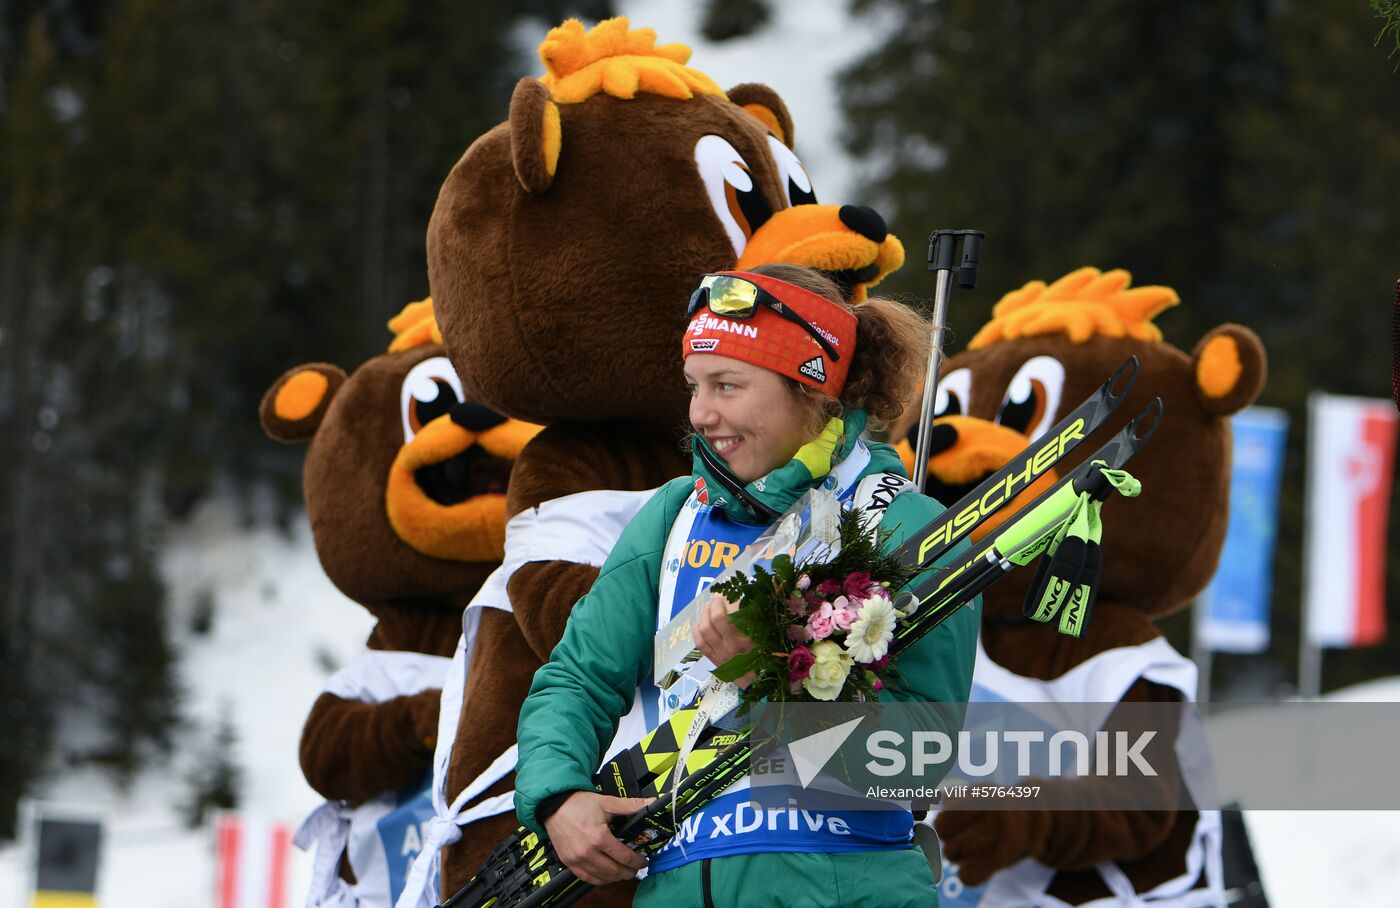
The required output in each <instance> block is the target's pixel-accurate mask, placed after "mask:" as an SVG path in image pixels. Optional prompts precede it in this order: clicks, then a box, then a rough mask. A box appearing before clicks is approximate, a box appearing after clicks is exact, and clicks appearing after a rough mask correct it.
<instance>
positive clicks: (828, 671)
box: [802, 640, 855, 700]
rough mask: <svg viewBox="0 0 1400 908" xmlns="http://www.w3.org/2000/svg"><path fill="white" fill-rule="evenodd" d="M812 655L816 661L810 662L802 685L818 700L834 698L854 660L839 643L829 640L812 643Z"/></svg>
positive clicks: (849, 671) (839, 690)
mask: <svg viewBox="0 0 1400 908" xmlns="http://www.w3.org/2000/svg"><path fill="white" fill-rule="evenodd" d="M812 657H813V658H814V659H816V662H814V663H813V664H812V671H811V672H810V673H809V674H808V675H807V677H806V678H803V679H802V686H803V687H804V688H806V689H807V693H809V694H811V695H812V696H813V697H816V698H817V699H818V700H835V699H836V697H837V696H838V695H839V694H840V693H841V687H842V686H843V685H844V684H845V683H846V676H847V675H849V674H850V673H851V665H852V664H854V662H855V660H854V659H852V658H851V654H850V653H848V652H846V651H845V650H843V649H842V648H841V645H840V644H839V643H833V642H832V641H830V640H822V641H820V642H819V643H814V644H812Z"/></svg>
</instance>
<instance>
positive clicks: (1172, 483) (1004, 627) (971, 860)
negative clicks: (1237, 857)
mask: <svg viewBox="0 0 1400 908" xmlns="http://www.w3.org/2000/svg"><path fill="white" fill-rule="evenodd" d="M1028 286H1029V285H1028ZM1144 289H1155V290H1160V289H1162V288H1144ZM1171 297H1172V299H1173V301H1174V297H1175V295H1174V294H1171ZM999 314H1003V315H1004V311H1003V310H999ZM1217 336H1228V337H1229V338H1231V339H1232V341H1233V343H1234V345H1235V347H1236V350H1237V352H1238V354H1239V356H1238V361H1239V364H1240V368H1239V370H1238V371H1237V372H1234V373H1232V374H1234V382H1233V385H1232V387H1230V388H1229V390H1228V392H1227V393H1225V394H1224V395H1218V396H1214V397H1211V396H1209V395H1206V394H1205V393H1204V392H1203V390H1202V389H1201V388H1200V387H1199V386H1198V383H1197V371H1198V370H1197V368H1196V367H1197V362H1196V360H1195V359H1194V358H1193V357H1192V356H1188V355H1187V354H1185V353H1183V352H1182V351H1180V350H1178V349H1177V348H1175V347H1173V346H1171V345H1170V344H1167V343H1164V342H1161V341H1158V340H1151V339H1137V338H1133V337H1128V336H1117V337H1115V336H1108V334H1107V333H1106V332H1102V333H1100V332H1094V333H1092V335H1091V336H1089V337H1087V339H1085V340H1083V341H1082V342H1075V341H1073V340H1071V339H1070V337H1069V336H1068V335H1067V334H1066V333H1064V332H1061V331H1058V330H1056V331H1051V332H1048V333H1041V334H1036V335H1033V336H1017V337H1015V338H1014V339H1010V340H1007V339H998V340H996V341H995V342H992V343H988V344H985V345H982V346H980V347H978V348H977V349H974V350H970V351H965V352H962V353H959V354H958V355H956V356H953V357H951V358H950V359H947V360H945V361H944V364H943V369H942V376H943V377H944V379H945V380H947V379H948V377H949V376H952V375H953V374H954V373H956V372H959V371H961V370H968V371H969V372H970V374H971V389H970V390H971V393H970V395H968V396H967V399H965V400H962V401H961V402H960V406H958V407H956V410H957V411H958V412H959V413H961V414H962V418H959V419H949V418H947V416H946V415H945V417H944V418H943V419H942V420H941V422H942V423H944V424H945V426H946V427H947V428H945V430H944V433H943V437H942V442H943V445H944V447H943V448H942V449H941V450H938V451H936V452H935V453H936V454H937V457H935V458H934V459H933V460H931V462H930V471H929V472H930V484H931V487H932V489H931V491H932V494H934V495H935V496H937V497H940V498H942V499H945V500H946V503H949V504H951V503H952V501H953V500H955V499H956V498H957V497H959V496H960V494H961V492H962V490H965V489H967V488H970V487H971V486H972V485H975V484H976V482H977V481H980V479H981V478H983V477H984V476H985V475H988V474H990V473H991V472H992V471H993V469H995V466H999V464H996V465H992V466H991V467H990V468H983V469H981V470H978V471H973V472H974V473H975V474H976V475H971V476H969V475H966V474H967V471H963V470H960V467H961V466H962V461H964V460H966V459H967V458H969V457H972V456H974V455H975V452H974V451H973V448H974V447H975V442H976V441H977V440H978V439H986V438H991V437H996V438H998V439H1000V437H1001V436H1002V435H1004V434H1005V430H1007V429H1008V427H998V428H997V431H995V432H993V431H991V428H992V427H991V426H990V425H989V424H990V423H993V422H1002V421H1003V420H1004V419H1006V420H1011V417H1010V416H1006V417H1003V415H1002V414H1003V413H1004V412H1006V413H1009V412H1010V411H1004V410H1003V406H1004V404H1005V403H1006V399H1007V395H1008V386H1009V384H1010V383H1011V380H1012V378H1013V376H1014V375H1016V373H1017V372H1018V370H1020V369H1021V368H1022V366H1023V365H1024V364H1025V363H1026V362H1027V361H1028V360H1030V359H1032V358H1033V357H1038V356H1049V357H1053V358H1054V359H1056V360H1057V361H1058V362H1059V363H1060V364H1061V365H1062V366H1063V367H1064V382H1063V388H1062V389H1061V391H1060V397H1059V406H1058V407H1057V408H1056V411H1055V413H1054V415H1053V417H1052V418H1051V419H1050V420H1049V421H1048V422H1046V423H1045V424H1044V425H1045V426H1048V425H1049V424H1051V423H1053V422H1054V420H1055V419H1058V418H1059V417H1061V416H1063V415H1064V414H1065V413H1067V412H1069V410H1070V409H1072V408H1073V407H1075V406H1077V405H1078V404H1079V402H1080V401H1082V400H1083V399H1084V398H1085V397H1086V396H1088V394H1089V393H1090V392H1091V391H1092V390H1094V389H1095V388H1097V387H1098V386H1099V385H1101V384H1102V383H1103V382H1104V381H1105V380H1106V379H1107V378H1108V376H1109V375H1111V374H1112V373H1113V372H1114V370H1116V369H1117V368H1118V367H1119V365H1121V364H1122V363H1123V361H1124V360H1126V359H1127V358H1128V357H1129V356H1130V355H1136V356H1137V357H1138V359H1139V360H1140V361H1141V370H1140V372H1139V374H1138V378H1137V382H1136V384H1135V385H1134V387H1133V391H1132V393H1131V394H1130V395H1129V397H1128V399H1127V400H1126V401H1125V402H1124V403H1123V405H1122V407H1121V409H1120V410H1119V413H1118V415H1117V417H1116V418H1115V420H1113V421H1112V422H1111V424H1110V425H1109V426H1106V427H1105V429H1103V430H1101V431H1100V433H1099V434H1097V435H1095V436H1094V437H1093V438H1091V439H1089V440H1087V441H1085V442H1084V443H1083V444H1081V445H1080V447H1079V448H1077V449H1076V450H1075V451H1074V452H1073V453H1071V454H1070V455H1069V456H1067V457H1066V458H1065V461H1064V462H1063V464H1062V465H1061V466H1060V467H1059V473H1060V474H1063V473H1065V472H1068V471H1069V470H1070V469H1072V468H1073V467H1074V466H1076V465H1077V464H1079V463H1081V462H1082V461H1083V460H1084V458H1085V457H1087V456H1088V455H1089V454H1090V453H1092V452H1093V451H1094V449H1095V448H1097V447H1098V445H1099V444H1102V442H1103V440H1106V439H1107V437H1108V435H1109V434H1110V433H1111V432H1115V431H1117V430H1118V428H1119V427H1120V426H1121V425H1122V424H1123V423H1125V422H1126V421H1127V419H1129V418H1130V417H1131V416H1132V415H1133V414H1135V413H1137V412H1138V411H1139V410H1140V409H1141V408H1142V407H1143V406H1144V405H1145V404H1147V402H1148V401H1149V400H1150V399H1151V398H1152V397H1154V396H1160V397H1161V398H1162V399H1163V401H1164V403H1165V406H1166V408H1165V412H1164V414H1163V416H1162V420H1161V423H1160V425H1159V426H1158V428H1157V431H1156V433H1155V435H1154V436H1153V438H1152V441H1151V443H1150V444H1148V445H1147V446H1146V447H1145V448H1144V449H1143V450H1142V451H1141V452H1140V453H1139V454H1138V455H1137V457H1136V458H1134V460H1133V461H1132V462H1131V463H1130V464H1129V465H1128V469H1129V470H1130V471H1131V472H1132V474H1133V475H1134V476H1136V477H1138V478H1139V479H1141V480H1142V495H1141V497H1140V498H1138V499H1136V500H1133V501H1126V502H1124V501H1111V502H1110V503H1109V504H1108V505H1107V506H1106V507H1105V508H1104V511H1103V519H1104V531H1103V571H1102V574H1101V576H1100V586H1099V593H1098V600H1097V604H1096V605H1095V608H1094V614H1093V618H1092V620H1091V621H1090V622H1089V626H1088V628H1087V630H1086V631H1085V633H1084V636H1083V637H1082V638H1081V639H1075V638H1072V637H1067V636H1064V635H1061V634H1059V633H1058V632H1057V631H1056V629H1055V627H1054V626H1053V625H1046V624H1039V623H1036V622H1032V621H1029V620H1027V619H1025V618H1023V616H1022V603H1023V600H1024V598H1025V594H1026V589H1027V586H1028V585H1029V582H1030V579H1031V577H1032V575H1033V573H1034V572H1032V571H1018V572H1015V573H1013V574H1011V575H1010V576H1009V577H1007V578H1006V579H1005V580H1002V581H1000V582H998V583H997V584H996V585H995V586H994V587H992V588H991V589H990V590H989V591H987V592H986V593H984V594H983V603H984V604H983V621H982V643H983V646H984V648H985V650H986V652H987V654H988V655H989V656H990V657H991V658H992V660H993V661H995V662H996V663H997V664H999V665H1001V666H1003V667H1004V668H1006V669H1008V670H1009V671H1011V672H1013V673H1015V674H1018V675H1022V676H1026V677H1033V678H1040V679H1045V680H1049V679H1053V678H1058V677H1060V676H1062V675H1064V674H1065V673H1066V672H1068V671H1069V670H1071V669H1072V668H1074V667H1075V666H1077V665H1079V664H1081V663H1083V662H1085V661H1087V660H1088V659H1090V658H1091V657H1093V656H1095V655H1097V654H1099V653H1102V652H1104V651H1107V650H1110V649H1114V648H1117V647H1124V646H1134V645H1139V644H1143V643H1147V642H1149V641H1151V640H1153V639H1155V638H1156V637H1158V636H1159V633H1158V631H1157V629H1156V627H1155V626H1154V625H1153V624H1152V619H1153V618H1156V617H1160V616H1163V615H1167V614H1170V613H1172V612H1174V611H1177V610H1179V609H1181V608H1183V607H1185V606H1186V605H1187V604H1188V603H1189V602H1190V601H1191V599H1192V598H1193V597H1194V596H1195V595H1196V594H1197V593H1199V592H1200V591H1201V590H1202V589H1203V588H1204V587H1205V585H1206V584H1207V583H1208V582H1209V580H1210V577H1211V575H1212V574H1213V573H1214V572H1215V568H1216V565H1217V562H1218V560H1219V557H1220V549H1221V546H1222V545H1223V542H1224V536H1225V529H1226V521H1227V517H1228V512H1229V476H1230V426H1229V422H1228V416H1229V414H1230V413H1233V412H1234V411H1235V410H1237V409H1239V408H1242V407H1244V406H1246V405H1247V404H1248V403H1250V402H1251V401H1253V400H1254V399H1255V397H1256V396H1257V395H1258V393H1259V391H1260V389H1261V387H1262V386H1263V382H1264V377H1265V356H1264V349H1263V346H1262V344H1261V343H1260V342H1259V340H1258V338H1257V337H1256V336H1255V335H1254V333H1253V332H1251V331H1250V330H1249V329H1247V328H1242V327H1240V326H1238V325H1224V326H1221V327H1219V328H1216V329H1214V330H1213V331H1211V332H1210V333H1209V334H1208V335H1207V336H1206V337H1205V338H1203V339H1202V341H1201V343H1200V344H1198V345H1197V347H1196V354H1195V355H1196V356H1199V353H1200V351H1201V350H1202V349H1204V347H1205V345H1206V344H1207V343H1208V342H1209V341H1210V339H1211V338H1214V337H1217ZM952 384H956V382H949V383H948V385H947V386H951V385H952ZM1036 393H1037V394H1039V393H1041V389H1037V391H1036ZM909 422H910V421H909V420H906V422H905V426H906V427H908V426H909ZM939 422H940V420H935V424H938V423H939ZM979 423H980V424H982V425H985V426H987V427H988V429H987V431H980V430H979V428H978V426H977V425H976V424H979ZM901 428H904V427H901ZM955 428H956V429H957V430H958V431H953V430H954V429H955ZM1014 428H1015V429H1016V430H1017V431H1022V432H1024V431H1026V430H1028V429H1031V428H1032V427H1031V426H1026V425H1017V426H1014ZM908 431H909V436H910V437H909V438H907V439H906V440H905V442H902V445H903V444H905V443H912V435H913V432H912V427H909V428H908ZM1028 441H1029V440H1028V439H1027V440H1026V441H1025V442H1023V443H1022V444H1021V445H1020V446H1019V447H1024V444H1025V443H1028ZM1012 453H1014V452H1012ZM1018 503H1019V502H1018ZM1123 699H1124V700H1125V701H1157V700H1160V701H1172V700H1176V699H1179V695H1178V693H1177V691H1175V690H1173V689H1171V688H1167V687H1163V686H1159V685H1157V684H1153V683H1150V682H1147V681H1144V680H1139V681H1137V682H1136V683H1135V684H1134V685H1133V686H1132V687H1131V688H1130V689H1129V691H1128V693H1127V694H1126V695H1125V696H1124V697H1123ZM1107 727H1108V728H1110V729H1111V728H1112V727H1113V719H1112V718H1110V720H1109V724H1108V726H1107ZM1168 740H1170V739H1168ZM1164 757H1166V759H1164V760H1163V762H1162V763H1161V764H1157V763H1155V762H1154V765H1170V764H1171V763H1172V762H1173V761H1171V760H1170V754H1169V753H1165V752H1164ZM1060 784H1061V785H1062V787H1063V788H1064V790H1063V791H1061V792H1060V793H1059V794H1060V796H1061V797H1064V798H1066V799H1072V803H1074V804H1076V805H1080V804H1082V805H1085V806H1086V807H1088V806H1091V805H1092V804H1093V803H1094V801H1095V799H1096V797H1097V795H1096V786H1097V785H1102V784H1111V783H1106V782H1105V781H1104V780H1083V781H1074V782H1065V783H1060ZM1175 784H1179V782H1178V783H1175ZM1069 802H1070V801H1069V800H1067V803H1069ZM948 806H950V807H954V808H957V807H962V806H965V805H959V804H950V805H948ZM1195 822H1196V814H1195V812H1194V811H1189V810H1186V811H1126V810H1105V811H1090V810H1083V811H1043V812H1019V813H1015V812H987V811H976V810H965V809H952V810H945V811H943V812H941V813H940V814H939V817H938V818H937V820H936V821H935V825H936V828H937V829H938V831H939V834H940V836H941V837H942V838H943V842H944V849H945V853H946V854H947V855H948V857H949V859H950V860H955V861H962V862H963V863H962V864H961V865H960V869H959V873H960V875H961V877H962V879H963V880H964V882H966V883H968V884H971V885H979V884H980V883H982V882H984V881H985V880H986V878H987V877H988V876H990V875H991V874H992V873H993V872H995V871H997V870H999V869H1002V868H1004V867H1009V866H1011V865H1012V864H1015V863H1017V862H1018V861H1020V860H1022V859H1023V858H1026V857H1034V858H1036V859H1037V860H1039V861H1041V862H1042V863H1045V864H1047V865H1048V866H1050V867H1054V868H1057V869H1058V870H1059V872H1058V873H1057V875H1056V877H1055V879H1054V881H1053V883H1052V885H1051V888H1050V890H1049V891H1050V893H1051V894H1052V895H1054V896H1056V897H1058V898H1061V899H1064V900H1065V901H1067V902H1069V903H1071V904H1079V903H1082V902H1085V901H1089V900H1091V899H1093V898H1103V897H1107V896H1108V895H1109V892H1108V890H1107V888H1106V887H1105V886H1104V885H1103V883H1102V881H1101V880H1100V878H1099V876H1098V874H1097V873H1096V872H1095V871H1094V870H1093V867H1094V865H1095V864H1098V863H1100V862H1103V861H1110V860H1111V861H1115V862H1117V863H1118V865H1119V866H1120V867H1121V868H1122V869H1123V870H1124V871H1125V872H1126V873H1127V874H1128V876H1129V878H1130V879H1131V880H1132V881H1133V883H1134V885H1135V886H1136V887H1137V889H1138V891H1139V892H1143V891H1146V890H1147V889H1150V888H1151V887H1152V886H1154V885H1156V884H1158V883H1160V882H1163V881H1165V880H1167V879H1170V878H1172V877H1174V876H1177V875H1179V874H1180V873H1183V872H1184V871H1185V864H1184V856H1185V852H1186V847H1187V845H1188V844H1189V842H1190V839H1191V832H1192V829H1193V828H1194V826H1195Z"/></svg>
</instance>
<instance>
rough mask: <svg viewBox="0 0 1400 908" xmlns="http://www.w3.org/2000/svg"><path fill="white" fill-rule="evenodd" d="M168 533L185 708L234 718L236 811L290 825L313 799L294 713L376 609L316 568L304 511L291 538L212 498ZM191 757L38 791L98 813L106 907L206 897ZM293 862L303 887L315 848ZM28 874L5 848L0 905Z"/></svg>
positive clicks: (209, 843) (206, 861) (168, 905)
mask: <svg viewBox="0 0 1400 908" xmlns="http://www.w3.org/2000/svg"><path fill="white" fill-rule="evenodd" d="M171 537H172V540H173V542H172V545H171V547H170V549H169V550H168V552H167V555H166V557H165V561H164V568H165V573H166V577H167V580H168V582H169V584H170V594H171V605H172V624H173V628H174V631H175V634H176V637H177V642H178V643H179V645H180V647H181V650H182V659H181V663H180V678H181V682H182V686H183V688H184V691H185V713H186V715H187V716H188V717H190V718H191V719H193V720H195V721H197V722H200V723H202V724H204V725H206V726H209V727H211V726H212V725H213V724H214V723H216V722H217V721H218V719H219V717H220V716H221V715H224V714H227V715H228V716H229V717H230V718H231V719H232V722H233V726H234V728H235V729H236V730H237V737H238V740H237V743H236V745H235V753H234V758H235V761H236V762H237V764H238V766H239V767H241V769H242V770H243V788H242V795H243V805H242V807H241V811H242V812H243V813H244V814H246V815H247V816H248V817H250V818H257V819H260V820H269V821H282V822H286V823H289V824H296V823H297V822H299V821H300V819H301V818H302V817H303V816H304V815H305V814H306V813H308V812H309V811H310V810H311V809H312V808H314V807H315V806H316V805H317V804H318V803H319V801H320V799H319V798H318V797H317V796H316V794H315V793H314V792H313V791H312V790H311V789H310V788H308V787H307V785H306V783H305V782H304V781H303V780H302V777H301V770H300V767H299V766H298V764H297V742H298V740H299V738H300V735H301V723H302V721H303V720H304V719H305V718H306V713H307V711H308V710H309V709H310V708H311V703H312V701H313V700H315V698H316V695H317V693H318V692H319V691H320V689H321V685H322V683H323V682H324V681H325V679H326V678H327V677H329V675H330V673H331V672H332V671H333V670H334V669H335V668H336V667H338V666H339V665H342V664H344V663H345V662H346V661H348V660H349V659H350V658H351V657H352V656H353V655H354V654H355V653H356V652H358V651H359V650H360V649H361V648H362V647H363V646H364V641H365V638H366V637H367V636H368V634H369V630H370V628H371V627H372V626H373V619H372V618H371V617H370V616H369V614H368V613H367V612H366V611H365V610H364V609H362V608H361V607H360V606H358V605H356V604H355V603H353V602H351V601H350V600H348V599H346V598H345V597H344V596H343V595H342V594H341V593H340V592H339V591H338V590H336V589H335V587H334V586H332V585H331V583H330V581H329V580H327V579H326V577H325V575H324V574H323V573H322V572H321V567H320V564H319V562H318V561H317V560H316V553H315V550H314V548H313V546H312V542H311V531H310V528H309V527H308V525H307V523H306V520H305V518H301V519H299V520H297V521H296V522H295V524H294V529H293V533H292V535H291V536H290V537H287V536H284V535H282V534H281V533H280V532H278V531H277V530H275V529H272V528H270V527H260V528H255V529H251V530H250V529H247V528H245V527H243V526H241V525H240V523H239V521H238V520H237V519H236V517H235V515H234V512H233V509H232V508H230V507H228V506H227V505H221V504H218V503H215V504H211V505H208V506H205V507H203V508H201V509H200V510H199V511H198V512H197V514H196V515H195V517H194V519H193V520H191V521H190V523H188V524H187V525H184V526H181V527H180V528H178V531H177V532H174V533H172V534H171ZM211 593H212V595H213V597H214V599H213V602H214V613H213V623H212V626H211V628H210V629H209V631H208V633H207V634H204V635H195V634H193V633H191V631H190V629H189V628H190V618H191V617H192V616H193V614H194V612H195V610H196V608H197V607H198V605H197V604H198V603H199V601H200V600H201V599H202V598H204V597H207V596H208V595H210V594H211ZM206 737H207V735H206ZM189 756H190V755H188V754H185V755H180V756H177V757H176V759H175V760H174V761H173V762H172V764H171V765H169V766H162V767H154V768H152V769H150V770H149V771H147V772H145V773H143V774H142V775H140V776H139V777H138V778H137V779H136V780H135V783H134V784H133V785H132V786H131V788H130V789H129V790H128V791H126V792H123V791H121V790H119V789H118V788H117V787H116V786H115V785H114V784H113V782H112V780H111V779H110V778H108V777H106V776H105V775H104V774H103V773H101V772H99V771H82V772H69V773H66V774H64V775H61V776H58V777H57V778H55V779H54V780H52V782H51V783H50V784H48V785H46V786H45V787H44V788H43V790H42V792H41V793H40V797H41V799H42V800H43V801H45V802H49V803H52V804H54V805H58V806H62V807H64V808H71V809H73V810H75V811H80V812H83V813H90V814H94V815H98V816H101V817H103V819H104V825H105V830H106V837H105V841H104V853H103V859H102V864H101V869H100V874H99V882H98V886H99V894H100V904H102V905H103V908H190V906H200V905H208V904H212V903H213V893H214V865H213V836H212V833H211V832H209V831H205V830H193V831H192V830H189V829H186V828H185V827H184V825H183V824H182V823H181V821H180V815H179V806H180V804H181V803H183V802H184V801H185V800H186V799H187V798H188V794H189V788H190V786H189V783H188V781H187V772H188V769H189ZM291 869H292V873H291V883H290V888H291V891H292V892H300V893H304V892H305V891H306V889H307V887H308V886H309V882H310V876H309V874H310V862H309V860H307V859H306V857H305V856H304V855H302V854H301V853H300V852H297V853H296V859H295V860H294V862H293V865H292V868H291ZM27 878H28V868H27V866H26V863H25V861H24V859H23V857H22V856H21V854H20V849H18V848H16V847H10V848H6V849H4V850H0V908H8V906H12V905H13V906H20V905H27V900H26V899H25V898H24V896H23V894H22V893H23V892H24V889H25V887H26V886H28V879H27ZM293 903H294V904H299V900H295V901H294V902H293Z"/></svg>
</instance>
